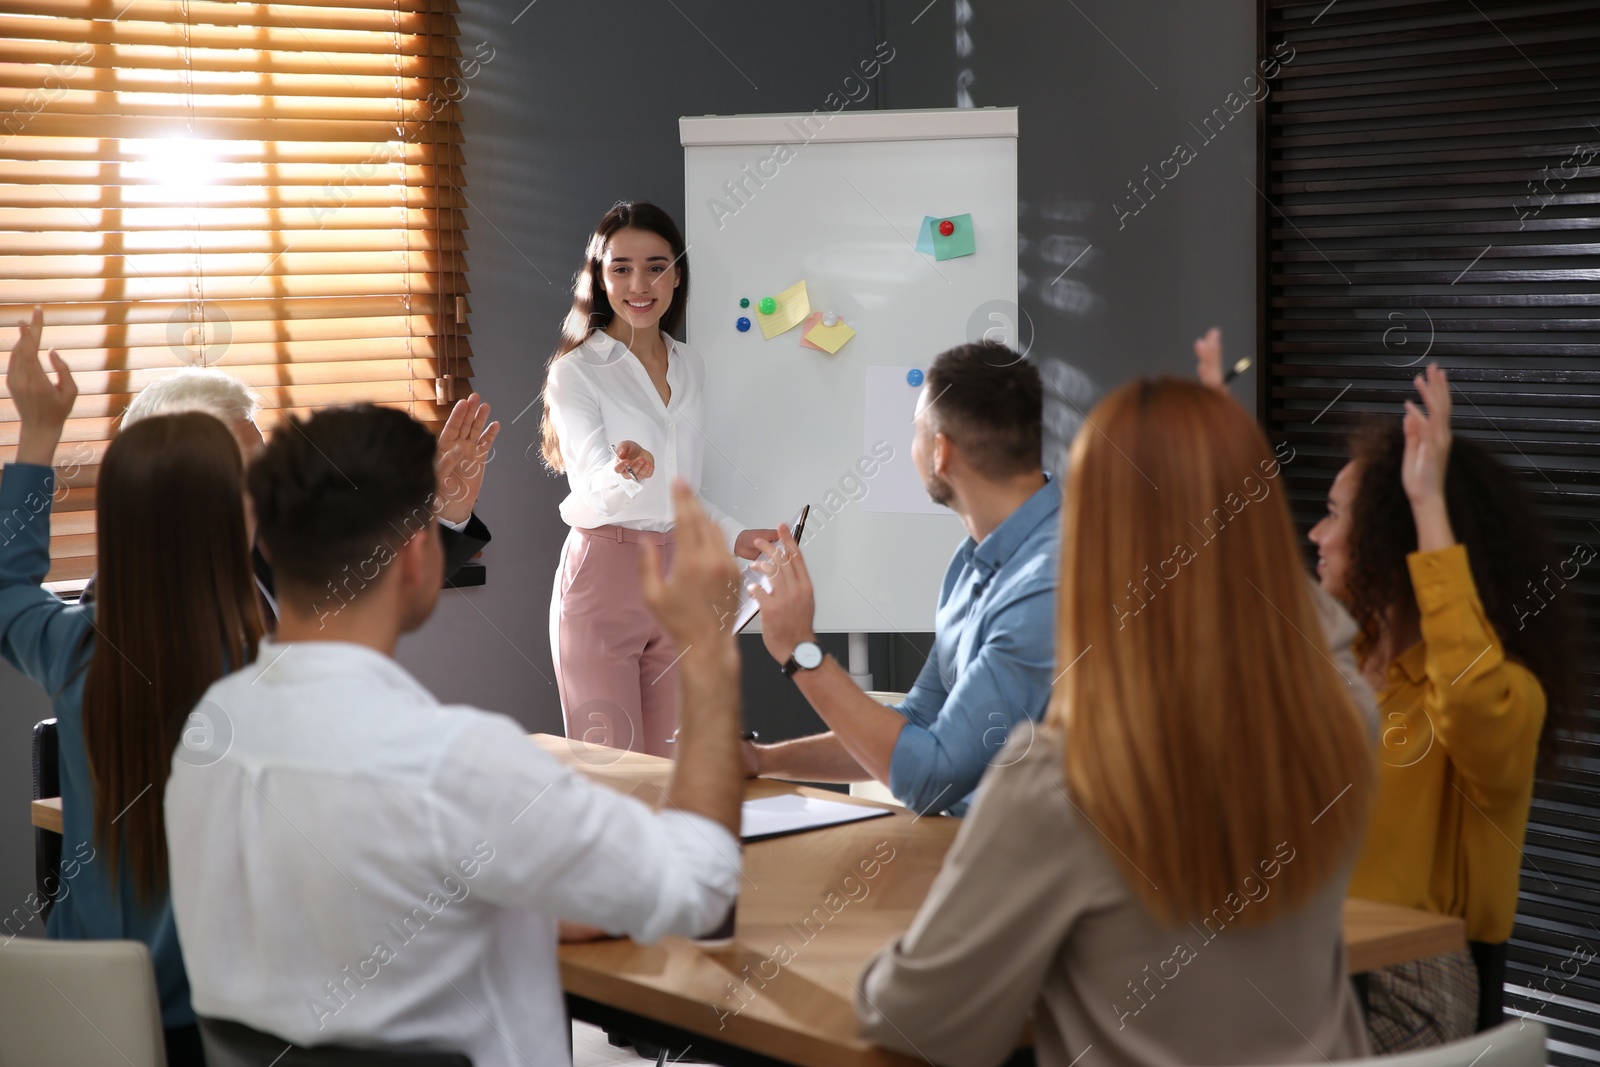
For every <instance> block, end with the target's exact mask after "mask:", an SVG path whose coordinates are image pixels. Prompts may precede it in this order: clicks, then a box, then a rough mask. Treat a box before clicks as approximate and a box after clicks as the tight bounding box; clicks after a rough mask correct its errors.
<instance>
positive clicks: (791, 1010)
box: [33, 734, 1466, 1067]
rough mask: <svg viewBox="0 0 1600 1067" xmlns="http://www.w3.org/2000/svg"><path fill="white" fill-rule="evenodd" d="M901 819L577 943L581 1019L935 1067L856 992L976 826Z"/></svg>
mask: <svg viewBox="0 0 1600 1067" xmlns="http://www.w3.org/2000/svg"><path fill="white" fill-rule="evenodd" d="M532 741H533V743H534V744H537V745H538V746H539V747H540V748H542V749H544V750H545V751H546V752H548V753H550V754H551V755H553V756H555V757H556V758H558V759H560V760H561V761H562V762H563V763H566V764H568V765H569V766H571V767H572V768H574V769H575V770H577V771H579V772H581V773H583V774H586V775H588V776H589V777H590V778H592V779H595V780H596V781H599V782H602V783H604V784H605V785H608V786H610V787H612V788H614V789H617V790H619V791H621V792H624V793H630V794H632V795H634V796H637V797H638V798H639V799H641V800H643V801H645V802H646V803H649V804H651V805H653V806H659V805H660V804H661V803H662V801H663V799H664V797H665V790H666V787H667V782H668V779H669V777H670V775H671V770H672V761H671V760H667V759H662V758H660V757H657V756H646V755H643V754H640V753H635V752H626V751H622V750H619V749H611V748H604V747H602V746H599V745H589V744H585V743H584V742H581V741H571V740H568V739H567V738H564V737H554V736H550V735H547V734H536V735H534V736H533V738H532ZM793 792H799V793H802V794H806V795H810V796H818V797H823V798H826V799H828V800H838V801H843V802H846V803H853V804H865V805H869V806H872V807H884V806H885V805H881V804H877V803H876V802H874V801H869V800H861V799H857V798H852V797H848V796H844V795H842V794H839V793H833V792H828V791H826V790H820V789H812V788H808V787H804V786H795V785H791V784H788V783H785V782H776V781H770V780H767V779H756V780H754V781H752V782H750V783H749V786H748V788H747V790H746V794H745V795H746V796H748V797H762V796H771V795H773V794H777V793H793ZM892 810H893V814H891V815H889V816H887V817H884V818H878V819H869V820H867V821H865V822H858V823H851V824H847V825H844V826H837V827H832V828H830V829H826V830H819V831H814V832H811V833H803V834H795V835H793V836H790V837H782V838H776V839H773V840H768V841H758V842H755V843H753V844H749V845H746V846H745V850H744V871H745V874H744V878H745V880H744V887H743V890H742V892H741V895H740V898H739V911H738V933H737V937H736V939H735V942H734V944H733V945H731V946H729V947H728V948H725V949H706V948H701V947H698V946H696V945H694V944H691V943H690V942H689V941H687V940H684V939H683V938H678V937H669V938H664V939H663V940H662V941H661V942H660V943H659V944H656V945H637V944H634V943H633V942H632V941H627V940H621V941H596V942H589V943H585V944H572V945H563V946H562V947H561V982H562V985H563V987H564V988H565V989H566V992H567V994H568V1004H569V1006H570V1007H571V1009H572V1012H573V1015H574V1016H575V1017H577V1018H580V1019H584V1020H586V1021H589V1022H594V1023H597V1024H600V1025H604V1026H608V1027H611V1028H614V1029H620V1030H624V1031H626V1032H628V1033H630V1034H634V1035H636V1036H638V1037H641V1038H647V1039H652V1040H657V1041H666V1042H669V1043H671V1044H674V1045H677V1046H680V1047H681V1046H682V1045H684V1044H692V1045H694V1046H695V1048H694V1050H693V1052H692V1053H691V1054H692V1055H694V1056H697V1057H699V1056H704V1057H705V1058H707V1059H711V1060H713V1061H714V1062H722V1063H733V1064H737V1063H764V1062H771V1061H773V1060H776V1061H782V1062H785V1063H792V1064H799V1065H803V1067H889V1065H894V1067H909V1065H911V1064H914V1063H920V1062H921V1061H919V1060H914V1059H911V1058H908V1057H904V1056H900V1055H898V1054H896V1053H893V1052H889V1051H888V1050H886V1049H882V1048H878V1047H877V1046H874V1045H871V1044H869V1043H867V1042H866V1041H864V1040H863V1039H862V1038H861V1037H860V1036H859V1035H858V1033H857V1029H856V1017H855V1010H854V1007H853V1003H854V998H855V981H856V977H857V975H858V974H859V973H860V970H861V966H862V964H863V963H864V962H865V961H866V960H867V958H868V957H870V956H871V955H872V954H873V953H874V952H876V951H877V950H878V949H879V948H880V947H882V946H883V945H884V944H885V943H886V942H888V941H889V940H890V939H891V938H893V937H894V936H896V935H897V934H899V933H901V932H902V931H904V930H905V929H906V928H907V927H908V926H909V925H910V924H911V918H912V916H913V915H915V914H916V911H917V908H918V906H919V905H921V903H922V899H923V897H925V896H926V895H927V892H928V887H929V885H930V884H931V883H932V881H933V877H934V875H935V874H936V873H937V872H938V870H939V865H940V863H941V861H942V860H943V858H944V854H945V851H946V850H947V849H948V848H949V847H950V843H951V841H952V840H954V838H955V834H956V830H957V828H958V827H959V826H960V821H959V820H957V819H953V818H948V817H944V816H938V815H932V816H927V817H921V816H917V815H915V814H914V813H912V812H909V811H906V810H905V809H903V808H894V809H892ZM33 824H34V825H35V826H38V827H41V828H44V829H48V830H55V831H57V832H59V831H60V829H61V802H60V800H59V799H54V800H36V801H34V802H33ZM862 864H866V866H865V867H863V866H862ZM868 872H870V873H871V875H872V876H871V877H867V873H868ZM847 879H848V880H847ZM830 895H831V896H830ZM825 900H826V901H827V903H828V904H831V905H832V907H831V908H830V907H827V906H826V905H825V903H824V901H825ZM1344 933H1345V946H1346V949H1347V951H1348V954H1349V960H1350V969H1351V971H1352V972H1360V971H1368V970H1372V969H1374V968H1377V967H1384V966H1388V965H1389V964H1392V963H1403V962H1405V961H1408V960H1414V959H1422V958H1425V957H1428V956H1435V955H1438V954H1440V953H1443V952H1452V951H1456V950H1460V949H1463V948H1465V947H1466V939H1465V934H1464V932H1463V928H1462V923H1461V920H1459V919H1456V918H1451V917H1447V916H1440V915H1432V914H1429V913H1427V912H1421V911H1415V910H1413V909H1410V908H1402V907H1397V906H1395V905H1392V904H1380V903H1376V902H1374V901H1368V900H1347V901H1345V908H1344ZM780 942H782V943H783V944H785V945H787V946H788V949H789V951H790V952H791V953H792V957H790V958H787V960H786V961H785V958H784V957H782V956H779V957H777V958H774V952H773V950H774V948H775V946H777V945H778V944H779V943H780ZM975 980H977V978H976V977H975Z"/></svg>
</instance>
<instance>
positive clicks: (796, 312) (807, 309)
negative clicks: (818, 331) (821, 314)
mask: <svg viewBox="0 0 1600 1067" xmlns="http://www.w3.org/2000/svg"><path fill="white" fill-rule="evenodd" d="M773 299H774V300H776V301H777V302H778V306H777V308H776V309H775V310H774V311H773V312H772V314H770V315H761V314H757V315H756V321H757V322H759V323H761V335H762V336H763V337H765V338H766V339H767V340H769V341H770V340H772V339H773V338H774V337H776V336H778V335H779V334H780V333H783V332H784V331H785V330H792V329H794V327H795V326H797V325H799V323H800V320H801V319H803V318H805V317H806V316H807V315H809V314H811V298H810V297H808V296H807V295H806V283H805V282H795V283H794V284H793V285H791V286H789V288H787V289H785V290H784V291H783V292H781V293H779V294H778V295H777V296H775V297H773Z"/></svg>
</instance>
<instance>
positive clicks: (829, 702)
mask: <svg viewBox="0 0 1600 1067" xmlns="http://www.w3.org/2000/svg"><path fill="white" fill-rule="evenodd" d="M794 680H795V684H796V685H798V686H799V687H800V692H801V693H803V694H804V695H805V698H806V700H808V701H809V702H810V703H811V706H812V707H813V708H814V709H816V712H817V714H818V715H820V716H822V721H823V722H825V723H827V724H828V728H829V729H830V730H832V731H833V732H834V734H835V735H836V736H837V737H838V738H839V741H840V743H841V744H842V745H843V746H844V750H845V752H847V753H848V754H849V755H850V757H851V758H852V759H854V760H855V761H856V763H857V764H859V765H860V767H861V769H862V770H863V771H865V772H866V773H867V774H869V775H871V776H872V777H873V778H876V779H877V780H878V781H880V782H882V783H884V784H885V785H887V784H888V783H889V761H890V759H891V758H892V757H893V756H894V744H895V742H896V741H897V740H899V738H900V731H901V730H902V729H903V728H904V727H905V724H906V720H905V719H903V718H902V717H901V716H900V714H899V713H898V712H894V711H890V710H889V709H888V708H886V707H884V706H883V705H882V704H880V703H878V702H877V701H876V700H873V699H872V698H871V697H869V696H867V694H865V693H863V692H862V691H861V687H860V686H858V685H856V683H855V682H854V681H852V680H851V678H850V675H848V674H846V673H845V669H844V668H843V667H841V666H839V662H838V661H837V660H835V659H834V658H833V657H832V656H828V657H826V658H825V659H823V661H822V666H820V667H818V668H817V669H816V670H814V671H798V672H796V674H795V679H794Z"/></svg>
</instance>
